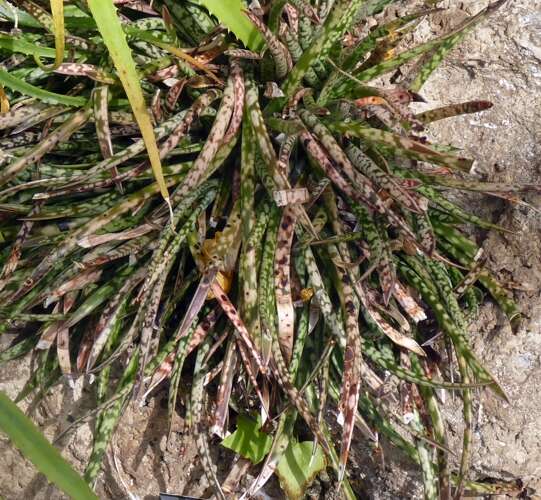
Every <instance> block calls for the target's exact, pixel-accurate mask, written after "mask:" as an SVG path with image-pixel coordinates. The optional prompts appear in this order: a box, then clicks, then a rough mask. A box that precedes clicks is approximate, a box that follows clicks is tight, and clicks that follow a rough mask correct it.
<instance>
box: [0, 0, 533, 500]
mask: <svg viewBox="0 0 541 500" xmlns="http://www.w3.org/2000/svg"><path fill="white" fill-rule="evenodd" d="M412 3H417V4H418V3H419V2H397V4H396V5H397V6H398V8H399V9H411V8H412V7H411V6H412ZM487 3H488V1H487V0H464V1H457V0H445V1H443V2H439V3H438V6H443V7H450V9H449V10H446V11H444V12H442V13H437V14H435V15H433V16H432V18H431V21H430V22H428V21H423V23H422V24H421V25H420V26H419V29H418V30H417V32H416V34H415V36H414V38H415V41H422V40H424V39H427V38H428V37H430V36H433V35H435V34H438V33H441V32H443V31H447V30H448V29H449V28H450V27H451V26H454V25H456V24H457V23H458V22H460V20H461V19H462V18H464V17H465V16H467V15H471V14H474V13H476V12H477V11H479V10H480V9H481V8H482V7H484V6H486V5H487ZM422 94H423V96H424V97H425V98H426V99H427V100H428V104H427V105H424V106H425V107H430V108H432V107H437V106H439V105H442V104H447V103H454V102H461V101H466V100H470V99H487V100H490V101H492V102H494V107H493V108H492V109H490V110H488V111H486V112H484V113H482V114H479V115H467V116H465V117H461V118H456V119H451V120H445V121H442V122H438V123H436V124H434V125H433V126H432V127H431V129H430V135H431V136H432V138H433V139H435V140H436V141H437V142H440V143H450V144H453V145H455V146H459V147H462V148H463V150H464V151H465V152H466V154H467V156H469V157H475V158H477V160H478V162H477V164H476V166H475V172H476V173H477V174H478V175H479V176H480V177H482V178H485V179H490V180H501V181H504V180H505V181H512V180H517V181H519V180H520V181H524V182H541V159H540V158H541V145H540V140H541V0H508V2H507V5H506V6H504V7H503V8H502V9H501V10H500V12H499V13H497V14H496V15H495V16H494V17H493V18H492V19H491V20H490V21H488V22H485V23H483V25H482V26H480V27H478V28H477V29H476V31H475V32H473V33H471V34H469V35H468V36H467V38H466V40H465V41H464V43H463V44H462V45H461V46H460V47H459V48H457V49H455V50H454V51H453V52H452V53H451V55H450V56H449V58H448V60H447V61H446V62H445V63H444V64H443V65H442V67H441V68H439V69H438V70H437V72H436V73H435V74H434V75H432V77H431V78H430V80H429V81H428V83H427V84H426V85H425V87H424V89H423V92H422ZM461 200H462V202H463V203H465V204H467V205H468V206H469V207H470V208H472V207H473V209H474V210H475V211H476V213H479V214H481V215H483V216H484V217H486V218H489V219H490V220H492V221H494V222H497V223H498V224H501V225H503V226H504V227H506V228H508V229H511V230H512V231H514V234H507V235H501V234H495V233H490V234H487V233H477V234H476V237H477V238H478V240H479V241H480V242H481V241H483V248H484V249H485V251H486V253H487V254H488V256H489V260H488V263H489V266H490V267H491V269H492V270H493V271H495V272H496V273H497V274H498V276H499V277H500V278H501V279H502V280H503V281H505V282H507V283H508V284H509V286H511V287H512V288H513V289H514V292H513V293H514V296H515V299H516V300H517V302H518V303H519V305H520V307H521V309H522V311H523V313H524V319H523V321H522V323H521V325H520V327H519V328H518V329H517V330H516V332H514V333H513V332H512V331H511V328H510V326H509V325H508V323H507V322H506V320H505V318H504V317H503V315H502V314H501V313H500V312H499V311H498V309H497V308H496V307H495V306H494V304H493V303H492V302H487V303H485V304H484V305H483V306H482V308H481V310H480V313H479V316H478V318H477V319H476V320H475V322H474V324H473V325H472V328H471V332H472V333H471V335H472V343H473V345H474V347H475V350H476V352H477V353H478V354H479V356H480V358H481V359H482V361H483V362H484V364H485V365H486V366H487V367H488V368H489V369H490V370H491V371H492V372H493V373H494V375H496V377H497V378H498V379H499V380H500V382H501V384H502V386H503V387H504V389H505V390H506V392H507V394H508V395H509V399H510V402H509V403H504V402H502V401H501V400H499V399H496V398H494V397H493V396H492V394H491V393H489V392H488V391H483V392H482V394H481V396H480V404H479V405H478V407H477V408H476V421H475V436H476V440H475V444H474V450H473V456H472V472H471V477H472V478H486V477H490V478H501V479H516V478H519V479H521V480H522V481H523V482H524V483H525V484H526V485H528V486H529V488H530V493H529V495H530V498H538V499H539V498H541V496H538V495H541V441H540V439H539V436H540V435H541V391H540V390H539V388H540V387H541V358H540V356H541V299H540V290H541V216H540V215H539V214H538V213H536V212H534V211H533V210H531V209H529V208H526V207H523V206H516V205H511V204H509V203H507V202H504V201H501V200H497V199H488V198H485V197H483V198H480V197H478V196H468V197H463V198H461ZM527 201H528V202H529V203H531V204H532V205H533V206H536V207H538V208H541V200H540V198H539V196H537V197H535V196H531V197H530V198H529V199H528V200H527ZM29 371H30V365H29V363H28V362H27V361H14V362H11V363H9V364H8V365H6V366H4V367H2V368H1V369H0V390H3V391H6V392H7V393H8V394H9V395H10V396H14V395H15V394H16V393H17V392H18V391H19V390H20V388H21V387H22V385H23V383H24V381H25V380H26V379H27V377H28V374H29ZM79 392H80V391H79ZM80 395H81V401H83V402H84V401H85V399H86V398H85V392H82V393H81V394H80ZM77 396H78V392H77V391H76V392H75V399H77ZM163 398H165V395H164V394H158V395H157V396H156V397H155V398H154V399H152V400H151V401H150V402H149V404H148V406H145V407H142V408H139V407H135V408H131V407H130V408H128V410H127V412H126V414H125V416H124V418H123V420H122V423H121V425H120V427H119V430H118V433H117V435H116V437H115V439H114V444H113V447H112V451H111V452H110V453H109V455H108V457H107V459H106V461H105V464H104V473H103V474H102V475H101V476H100V478H99V481H98V484H97V491H98V493H99V496H100V498H115V499H117V498H127V497H128V492H130V493H132V494H134V495H137V497H138V498H144V499H154V498H157V494H158V492H159V491H169V492H175V493H184V494H190V495H193V496H198V495H202V494H203V492H204V490H205V487H206V482H205V480H204V478H203V477H202V471H201V469H200V466H199V464H198V462H197V459H196V455H195V450H194V448H193V447H192V446H191V443H189V442H185V440H184V435H183V433H182V429H183V427H182V421H181V419H180V417H179V419H178V421H177V422H175V423H174V428H173V430H174V432H173V438H172V440H171V442H170V444H169V447H168V448H166V446H165V437H164V435H163V429H164V428H165V426H166V410H165V401H164V399H163ZM78 405H79V401H78V402H77V403H74V393H73V390H72V389H71V388H69V387H68V386H67V384H66V385H64V386H62V387H60V388H55V390H54V391H53V393H52V394H51V395H50V396H49V397H48V398H47V399H46V400H45V403H44V404H42V405H40V406H39V407H37V408H36V409H35V411H34V413H33V417H34V419H35V421H36V422H37V423H38V424H39V425H40V426H41V427H42V428H43V430H44V431H45V433H46V435H47V436H48V437H49V438H51V439H52V438H53V437H54V436H57V435H58V433H59V432H60V430H61V429H63V428H65V427H66V426H67V425H68V423H69V422H68V420H69V416H70V415H73V414H75V408H76V406H78ZM460 411H461V408H460V406H459V405H458V403H453V402H452V401H449V403H448V404H447V408H446V412H447V413H448V418H449V420H450V421H451V424H452V427H453V428H452V429H451V431H452V432H451V436H450V437H451V442H452V443H456V445H457V449H458V447H459V444H458V443H459V439H460V426H459V422H460ZM77 414H79V413H77ZM59 422H60V423H59ZM454 422H456V424H453V423H454ZM90 444H91V434H90V427H89V426H88V424H85V425H83V426H82V427H81V428H80V429H79V430H78V431H77V432H75V433H73V434H71V435H70V436H69V437H68V438H66V439H64V440H62V441H61V442H60V446H61V447H62V448H63V450H64V455H65V456H66V457H67V458H68V459H69V460H70V461H71V462H73V463H74V465H75V466H76V467H77V468H79V469H82V468H83V466H84V464H85V461H86V460H87V458H88V453H89V446H90ZM355 446H356V450H355V453H354V455H355V457H357V459H356V460H355V462H356V463H355V469H354V470H355V475H356V476H358V479H359V482H360V483H361V484H362V489H363V491H365V494H366V497H367V498H370V499H374V500H376V499H409V498H419V497H420V496H419V495H422V493H421V492H420V490H419V485H418V482H417V473H416V471H415V470H414V469H412V468H411V467H410V466H408V465H407V464H406V463H404V461H403V460H402V459H401V457H398V456H394V455H393V454H388V455H387V457H386V462H385V463H386V465H385V468H384V469H381V468H378V467H377V466H375V464H374V463H372V462H371V461H370V460H367V459H366V458H364V459H363V456H364V457H366V455H367V453H365V452H366V450H364V448H363V444H362V440H361V439H358V440H356V441H355ZM215 453H216V454H218V453H224V452H223V451H220V450H215ZM0 456H1V457H2V460H1V461H0V495H1V496H2V497H4V498H6V499H7V500H11V499H53V498H60V496H59V494H58V493H57V492H56V491H55V490H54V489H53V488H51V487H47V485H46V483H45V482H44V481H43V479H41V478H40V477H38V476H36V474H35V471H34V469H33V468H32V467H31V466H30V465H29V464H28V462H26V461H25V460H23V459H22V458H21V457H20V455H19V454H18V453H17V452H15V451H13V450H12V449H11V448H10V447H9V445H8V443H7V442H6V441H5V440H4V439H1V440H0ZM179 457H180V458H179ZM216 458H219V460H218V463H219V464H222V465H223V466H224V467H225V465H226V462H227V461H228V460H229V458H230V457H228V456H223V457H216ZM115 463H116V465H115ZM324 486H325V485H324V482H323V489H319V490H318V489H317V488H316V490H315V491H314V498H318V497H320V498H322V497H323V493H322V491H324ZM535 490H537V491H538V492H539V493H535V492H534V491H535ZM268 493H269V495H272V493H271V492H270V491H269V492H268ZM267 498H268V497H267Z"/></svg>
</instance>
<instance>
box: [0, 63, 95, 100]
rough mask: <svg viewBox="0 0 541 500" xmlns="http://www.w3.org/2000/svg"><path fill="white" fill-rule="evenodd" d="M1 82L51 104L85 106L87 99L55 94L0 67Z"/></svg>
mask: <svg viewBox="0 0 541 500" xmlns="http://www.w3.org/2000/svg"><path fill="white" fill-rule="evenodd" d="M0 84H2V85H4V86H5V87H8V88H10V89H11V90H15V91H17V92H20V93H21V94H24V95H27V96H30V97H35V98H36V99H39V100H40V101H43V102H46V103H49V104H65V105H66V106H84V105H85V103H86V99H85V98H84V97H71V96H67V95H61V94H55V93H54V92H49V91H48V90H43V89H42V88H40V87H35V86H34V85H30V84H29V83H26V82H24V81H23V80H20V79H19V78H17V77H16V76H13V75H10V74H9V73H8V72H7V71H4V70H3V69H0Z"/></svg>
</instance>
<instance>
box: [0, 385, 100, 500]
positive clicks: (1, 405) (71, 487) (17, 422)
mask: <svg viewBox="0 0 541 500" xmlns="http://www.w3.org/2000/svg"><path fill="white" fill-rule="evenodd" d="M0 429H1V430H2V431H3V432H5V433H6V434H7V435H8V436H9V438H10V439H11V442H12V443H13V445H14V446H16V447H17V448H18V449H19V450H20V451H21V452H22V454H23V455H24V456H25V457H26V458H28V459H29V460H30V461H31V462H32V463H33V464H34V465H35V466H36V468H37V469H38V470H39V471H40V472H42V473H43V474H45V476H46V477H47V479H48V480H49V481H51V482H52V483H54V484H56V486H58V487H59V488H60V489H61V490H62V491H64V492H65V493H66V494H67V495H69V496H70V497H72V498H77V499H78V500H86V499H97V498H98V497H97V496H96V495H95V494H94V493H93V492H92V490H91V489H90V487H89V486H88V485H87V484H86V483H85V482H84V481H83V479H82V478H81V476H80V475H79V474H78V473H77V472H76V471H75V470H74V469H73V468H72V467H71V465H69V464H68V463H67V462H66V461H65V460H64V459H63V458H62V456H61V455H60V453H59V451H58V450H57V449H56V448H54V447H53V446H52V445H51V444H50V443H49V441H47V439H45V437H44V436H43V434H42V433H41V432H40V431H39V429H38V428H37V427H36V426H35V425H34V424H33V423H32V421H31V420H29V419H28V418H27V417H26V416H25V415H24V413H23V412H22V411H21V410H19V408H18V407H17V405H16V404H15V403H13V402H12V401H11V400H10V399H9V398H8V397H7V396H6V395H5V394H4V393H3V392H0Z"/></svg>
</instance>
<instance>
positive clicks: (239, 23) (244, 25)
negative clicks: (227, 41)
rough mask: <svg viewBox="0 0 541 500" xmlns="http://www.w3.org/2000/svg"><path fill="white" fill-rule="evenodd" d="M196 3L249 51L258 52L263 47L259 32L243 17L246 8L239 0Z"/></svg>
mask: <svg viewBox="0 0 541 500" xmlns="http://www.w3.org/2000/svg"><path fill="white" fill-rule="evenodd" d="M197 3H198V4H199V5H202V6H203V7H205V8H206V9H207V10H208V11H209V12H210V13H211V14H212V15H214V16H216V17H217V18H218V21H220V23H221V24H223V25H224V26H226V27H227V29H229V30H231V31H232V32H233V33H234V34H235V36H236V37H237V38H238V39H239V40H242V42H243V43H244V45H246V46H247V47H248V48H249V49H251V50H255V51H260V50H261V49H262V48H263V45H265V41H264V40H263V37H262V36H261V34H260V33H259V31H258V30H257V29H256V27H255V26H254V25H253V24H252V22H251V21H250V20H249V19H248V17H246V16H245V15H244V13H243V10H244V9H245V8H246V6H245V5H244V2H242V1H241V0H198V2H197Z"/></svg>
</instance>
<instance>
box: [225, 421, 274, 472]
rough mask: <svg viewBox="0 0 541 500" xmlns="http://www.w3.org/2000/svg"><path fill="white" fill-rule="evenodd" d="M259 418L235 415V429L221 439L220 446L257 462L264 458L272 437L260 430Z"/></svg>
mask: <svg viewBox="0 0 541 500" xmlns="http://www.w3.org/2000/svg"><path fill="white" fill-rule="evenodd" d="M260 427H261V423H260V421H259V419H258V420H257V421H256V420H253V419H251V418H248V417H246V416H244V415H239V416H238V417H237V429H236V430H235V432H233V434H231V435H229V436H227V437H226V438H225V439H224V440H223V441H222V446H223V447H225V448H229V449H230V450H233V451H234V452H236V453H238V454H239V455H242V456H243V457H244V458H247V459H248V460H250V461H251V462H252V463H253V464H258V463H259V462H261V460H263V458H265V456H266V455H267V453H268V452H269V450H270V448H271V444H272V438H271V437H270V436H269V435H268V434H265V433H264V432H262V431H260V430H259V429H260Z"/></svg>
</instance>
